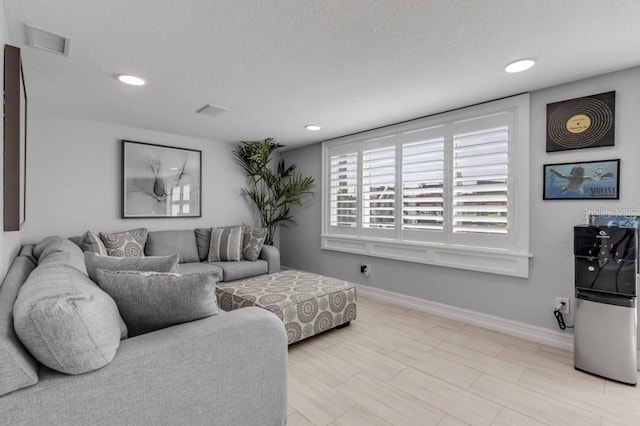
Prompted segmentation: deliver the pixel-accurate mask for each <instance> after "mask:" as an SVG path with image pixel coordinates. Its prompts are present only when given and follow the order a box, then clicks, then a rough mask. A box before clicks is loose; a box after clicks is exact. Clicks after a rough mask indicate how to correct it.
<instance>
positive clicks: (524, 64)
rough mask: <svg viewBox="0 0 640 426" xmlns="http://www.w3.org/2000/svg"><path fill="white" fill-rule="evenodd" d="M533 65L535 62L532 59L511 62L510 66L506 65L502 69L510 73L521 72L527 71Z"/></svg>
mask: <svg viewBox="0 0 640 426" xmlns="http://www.w3.org/2000/svg"><path fill="white" fill-rule="evenodd" d="M535 63H536V61H534V60H533V59H518V60H517V61H513V62H511V63H510V64H508V65H507V66H506V67H504V70H505V71H506V72H510V73H514V72H521V71H525V70H528V69H529V68H531V67H532V66H533V65H534V64H535Z"/></svg>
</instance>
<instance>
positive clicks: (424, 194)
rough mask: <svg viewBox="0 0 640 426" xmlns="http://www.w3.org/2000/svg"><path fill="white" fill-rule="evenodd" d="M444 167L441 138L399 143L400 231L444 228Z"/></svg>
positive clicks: (440, 229)
mask: <svg viewBox="0 0 640 426" xmlns="http://www.w3.org/2000/svg"><path fill="white" fill-rule="evenodd" d="M432 133H433V132H432ZM444 164H445V163H444V137H442V136H438V137H432V138H423V139H421V140H418V141H415V142H407V143H403V144H402V229H403V231H442V230H443V229H444V178H445V172H444ZM419 233H423V232H419ZM405 235H406V236H408V235H410V233H409V232H407V233H405ZM418 239H420V238H418Z"/></svg>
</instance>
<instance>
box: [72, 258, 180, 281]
mask: <svg viewBox="0 0 640 426" xmlns="http://www.w3.org/2000/svg"><path fill="white" fill-rule="evenodd" d="M84 262H85V264H86V265H87V272H88V274H89V278H91V279H92V280H93V281H94V282H97V281H98V274H97V272H98V269H104V270H107V271H155V272H178V255H177V254H174V255H172V256H145V257H114V256H100V255H99V254H96V253H90V252H85V253H84Z"/></svg>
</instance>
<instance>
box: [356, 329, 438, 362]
mask: <svg viewBox="0 0 640 426" xmlns="http://www.w3.org/2000/svg"><path fill="white" fill-rule="evenodd" d="M347 328H349V327H347ZM352 341H354V342H357V343H359V344H361V345H363V346H365V347H367V348H369V349H371V350H373V351H376V352H379V353H381V354H382V355H389V354H390V353H391V352H394V351H395V350H396V349H398V347H400V346H402V345H404V344H405V343H407V342H415V344H414V346H419V347H421V348H422V349H425V350H430V349H433V348H434V347H435V346H436V345H438V344H440V343H441V342H442V340H440V339H438V338H436V337H430V336H427V335H426V334H420V335H417V336H415V339H413V338H412V337H410V336H408V335H405V334H404V333H402V332H399V331H398V330H395V329H393V328H391V327H388V326H386V325H381V326H378V327H376V328H375V329H372V330H367V331H365V332H364V333H360V334H357V335H355V334H354V335H352ZM427 348H428V349H427Z"/></svg>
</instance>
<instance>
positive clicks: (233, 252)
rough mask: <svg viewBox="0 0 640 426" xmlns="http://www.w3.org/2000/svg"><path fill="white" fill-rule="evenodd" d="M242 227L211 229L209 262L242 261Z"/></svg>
mask: <svg viewBox="0 0 640 426" xmlns="http://www.w3.org/2000/svg"><path fill="white" fill-rule="evenodd" d="M242 241H243V226H242V225H241V226H234V227H232V228H213V229H212V230H211V243H210V245H209V258H208V260H209V262H220V261H240V260H242Z"/></svg>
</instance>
